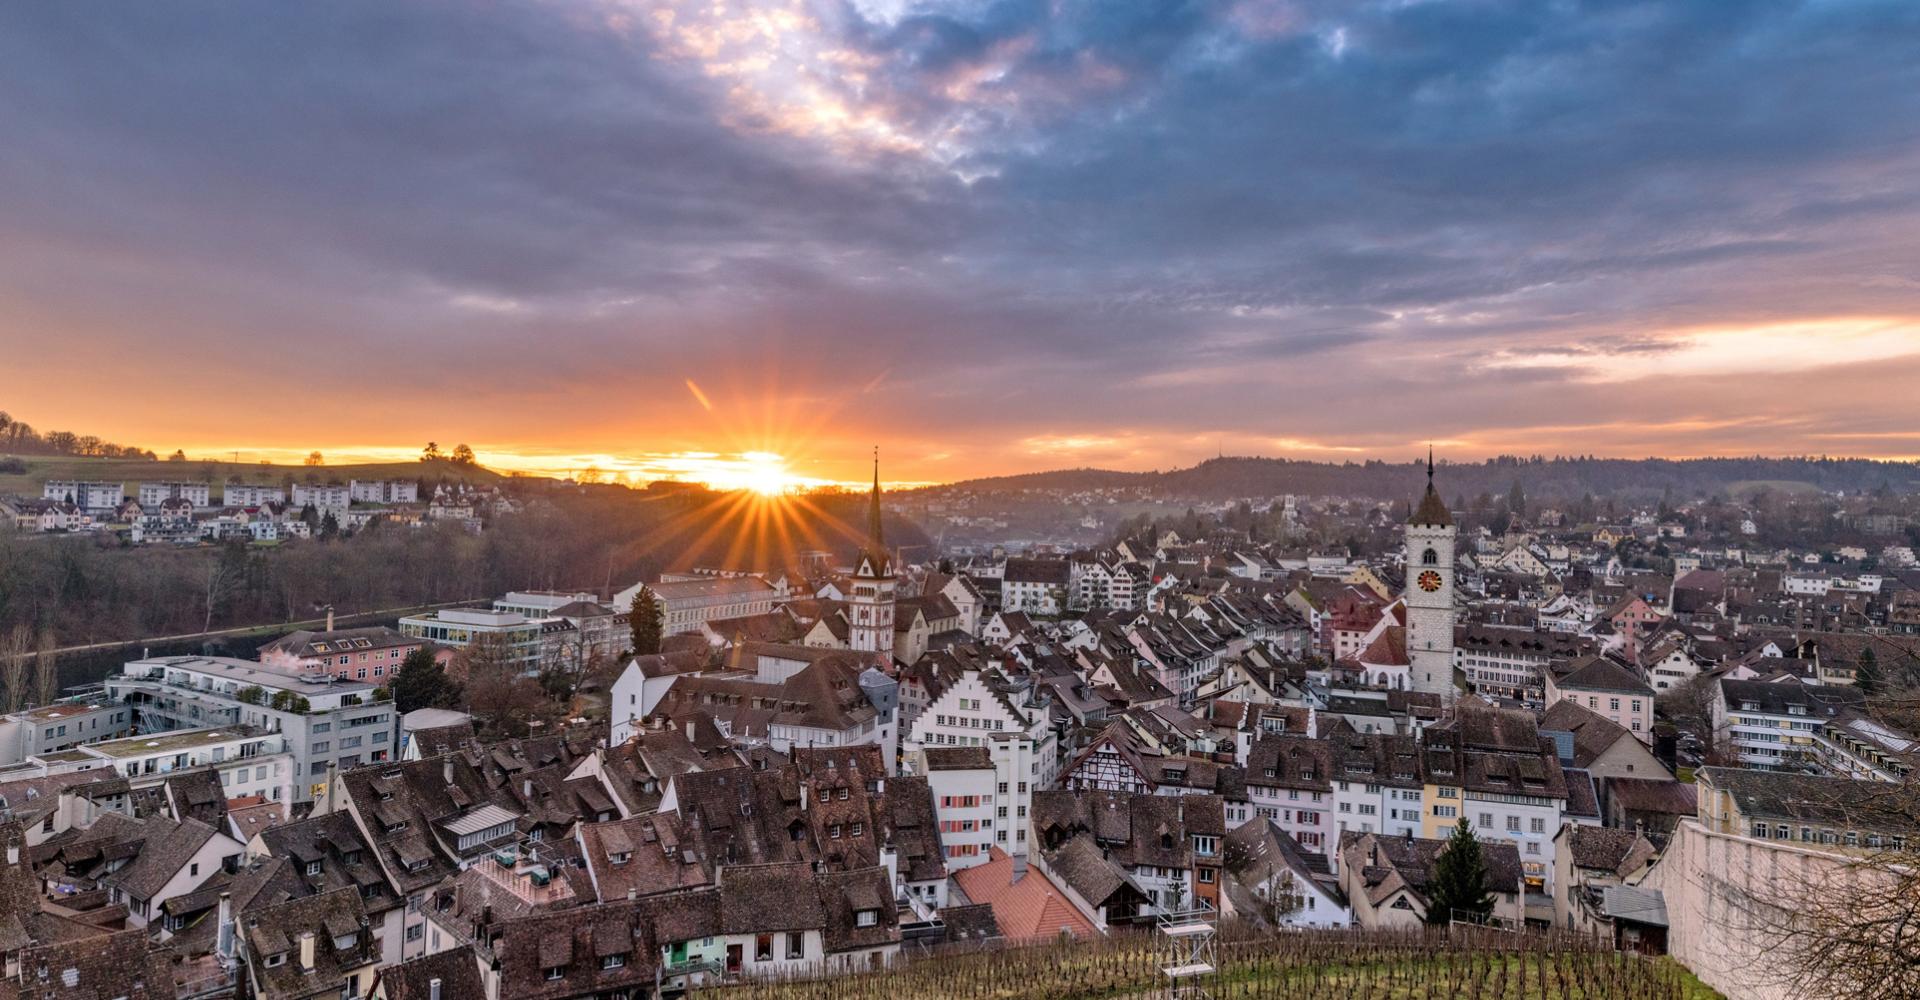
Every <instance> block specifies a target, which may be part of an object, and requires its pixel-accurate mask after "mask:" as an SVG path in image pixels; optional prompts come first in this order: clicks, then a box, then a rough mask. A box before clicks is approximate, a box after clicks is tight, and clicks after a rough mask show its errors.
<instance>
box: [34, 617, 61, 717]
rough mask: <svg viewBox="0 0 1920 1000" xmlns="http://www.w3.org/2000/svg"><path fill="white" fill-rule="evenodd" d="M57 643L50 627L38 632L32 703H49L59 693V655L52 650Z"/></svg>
mask: <svg viewBox="0 0 1920 1000" xmlns="http://www.w3.org/2000/svg"><path fill="white" fill-rule="evenodd" d="M58 648H59V644H58V643H56V642H54V639H53V631H52V630H51V629H45V630H42V631H41V633H40V643H39V648H38V649H37V650H36V651H35V652H34V654H33V693H34V704H36V705H51V704H53V699H54V697H55V696H56V695H58V694H59V693H60V662H59V661H60V657H59V654H57V653H55V652H54V650H56V649H58Z"/></svg>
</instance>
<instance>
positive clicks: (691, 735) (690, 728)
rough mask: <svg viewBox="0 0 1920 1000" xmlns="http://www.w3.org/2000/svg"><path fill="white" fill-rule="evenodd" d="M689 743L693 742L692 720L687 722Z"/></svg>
mask: <svg viewBox="0 0 1920 1000" xmlns="http://www.w3.org/2000/svg"><path fill="white" fill-rule="evenodd" d="M687 742H688V743H692V742H693V720H692V719H688V720H687Z"/></svg>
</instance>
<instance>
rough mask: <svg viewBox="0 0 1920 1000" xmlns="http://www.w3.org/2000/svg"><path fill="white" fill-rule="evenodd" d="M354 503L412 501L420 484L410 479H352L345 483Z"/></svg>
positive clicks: (417, 497)
mask: <svg viewBox="0 0 1920 1000" xmlns="http://www.w3.org/2000/svg"><path fill="white" fill-rule="evenodd" d="M347 494H348V496H349V497H351V498H352V500H353V502H354V503H414V502H416V501H418V500H419V499H420V486H419V484H418V483H416V482H414V481H413V480H411V479H354V480H351V481H349V482H348V483H347Z"/></svg>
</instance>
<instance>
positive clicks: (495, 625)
mask: <svg viewBox="0 0 1920 1000" xmlns="http://www.w3.org/2000/svg"><path fill="white" fill-rule="evenodd" d="M398 624H399V627H400V634H401V635H407V636H412V637H414V638H416V639H427V640H430V641H432V642H436V643H439V644H440V645H442V646H452V647H454V648H455V649H465V648H466V647H467V646H469V645H472V644H473V642H474V641H475V640H476V639H479V638H480V637H482V636H493V637H495V638H496V639H497V640H498V641H499V642H500V643H501V644H502V645H503V646H504V647H505V649H506V651H507V660H508V662H509V663H512V664H513V665H515V666H517V667H518V668H519V669H520V670H521V671H522V672H524V673H528V674H532V673H535V672H537V671H538V670H539V669H540V654H541V651H542V650H543V649H544V648H545V643H544V642H543V641H542V639H541V628H540V623H539V622H537V621H532V620H530V619H528V618H527V616H526V615H523V614H520V613H519V612H517V611H488V610H483V609H480V608H446V609H443V610H440V611H429V612H427V613H425V614H419V615H410V616H408V617H406V618H402V619H400V621H399V623H398Z"/></svg>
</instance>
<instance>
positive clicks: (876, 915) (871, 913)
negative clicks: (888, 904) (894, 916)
mask: <svg viewBox="0 0 1920 1000" xmlns="http://www.w3.org/2000/svg"><path fill="white" fill-rule="evenodd" d="M879 922H880V911H879V910H861V911H860V912H859V913H856V914H854V918H853V923H854V926H856V927H872V926H874V925H876V924H878V923H879Z"/></svg>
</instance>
